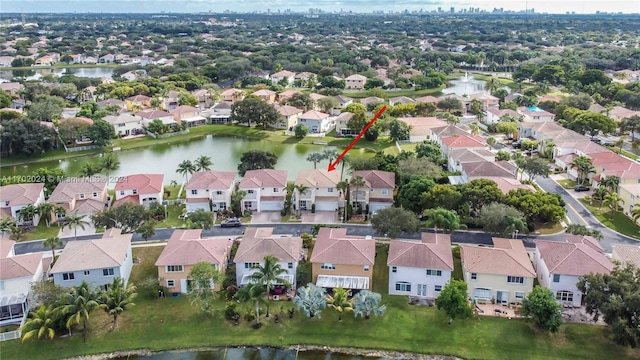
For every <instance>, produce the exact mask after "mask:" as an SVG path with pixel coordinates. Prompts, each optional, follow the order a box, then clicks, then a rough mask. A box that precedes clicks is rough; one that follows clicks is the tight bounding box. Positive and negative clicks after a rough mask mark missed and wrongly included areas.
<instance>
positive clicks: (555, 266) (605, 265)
mask: <svg viewBox="0 0 640 360" xmlns="http://www.w3.org/2000/svg"><path fill="white" fill-rule="evenodd" d="M565 238H566V239H567V240H568V241H567V242H559V241H547V240H538V241H536V251H538V252H540V257H541V258H542V261H544V263H545V264H546V266H547V268H548V269H549V272H550V273H551V274H562V275H574V276H582V275H586V274H589V273H600V274H608V273H609V272H611V270H613V264H612V263H611V262H610V261H609V259H608V258H607V257H606V256H605V255H604V251H603V250H602V248H601V247H600V245H599V244H598V242H597V240H596V239H594V238H592V237H590V236H571V235H566V236H565Z"/></svg>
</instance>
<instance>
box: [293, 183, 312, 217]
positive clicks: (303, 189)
mask: <svg viewBox="0 0 640 360" xmlns="http://www.w3.org/2000/svg"><path fill="white" fill-rule="evenodd" d="M295 189H296V190H297V191H298V198H297V199H296V200H297V201H296V202H297V204H296V207H297V208H298V214H300V212H301V211H302V209H301V208H300V201H301V200H300V198H302V195H303V194H304V193H306V192H307V191H309V187H308V186H307V185H304V184H298V185H295Z"/></svg>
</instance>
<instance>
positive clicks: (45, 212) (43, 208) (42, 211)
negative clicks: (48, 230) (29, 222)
mask: <svg viewBox="0 0 640 360" xmlns="http://www.w3.org/2000/svg"><path fill="white" fill-rule="evenodd" d="M54 209H55V205H53V204H52V203H49V202H43V203H41V204H40V205H38V206H37V207H36V212H37V213H38V215H40V218H42V219H44V222H45V223H46V224H47V227H50V226H51V214H52V213H53V210H54Z"/></svg>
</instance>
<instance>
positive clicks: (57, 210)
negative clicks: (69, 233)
mask: <svg viewBox="0 0 640 360" xmlns="http://www.w3.org/2000/svg"><path fill="white" fill-rule="evenodd" d="M53 213H54V214H56V219H57V220H59V219H63V218H64V217H65V216H66V214H67V209H65V208H64V207H62V206H56V207H54V208H53ZM58 224H60V223H58ZM58 226H59V225H58Z"/></svg>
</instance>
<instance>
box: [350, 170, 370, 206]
mask: <svg viewBox="0 0 640 360" xmlns="http://www.w3.org/2000/svg"><path fill="white" fill-rule="evenodd" d="M349 185H351V186H355V188H356V198H355V203H356V206H358V190H359V189H360V188H361V187H363V186H365V185H366V183H365V182H364V178H363V177H362V176H360V175H358V176H356V177H354V178H351V180H350V181H349Z"/></svg>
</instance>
